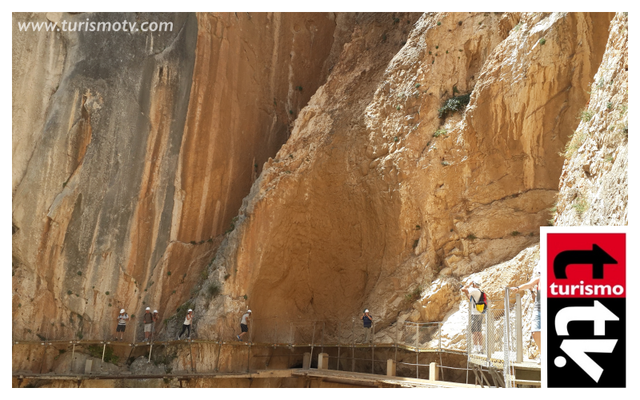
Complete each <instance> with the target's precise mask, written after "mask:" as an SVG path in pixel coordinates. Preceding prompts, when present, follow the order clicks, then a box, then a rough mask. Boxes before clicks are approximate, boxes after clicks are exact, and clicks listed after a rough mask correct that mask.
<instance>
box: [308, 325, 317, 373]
mask: <svg viewBox="0 0 640 400" xmlns="http://www.w3.org/2000/svg"><path fill="white" fill-rule="evenodd" d="M315 340H316V321H313V334H312V335H311V358H309V360H313V345H314V342H315ZM311 362H312V361H309V364H311Z"/></svg>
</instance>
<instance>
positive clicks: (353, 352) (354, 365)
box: [351, 318, 356, 372]
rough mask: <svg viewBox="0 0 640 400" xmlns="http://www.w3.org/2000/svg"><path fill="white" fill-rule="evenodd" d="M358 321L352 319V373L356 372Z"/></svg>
mask: <svg viewBox="0 0 640 400" xmlns="http://www.w3.org/2000/svg"><path fill="white" fill-rule="evenodd" d="M355 329H356V320H355V318H351V372H354V371H355V370H356V351H355V345H356V331H355Z"/></svg>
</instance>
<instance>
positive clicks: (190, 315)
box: [178, 309, 193, 340]
mask: <svg viewBox="0 0 640 400" xmlns="http://www.w3.org/2000/svg"><path fill="white" fill-rule="evenodd" d="M192 322H193V310H192V309H189V311H187V316H186V317H185V318H184V323H183V324H182V331H181V332H180V334H179V335H178V340H180V337H181V336H182V334H183V333H184V332H185V331H187V339H191V323H192Z"/></svg>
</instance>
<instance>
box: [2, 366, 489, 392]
mask: <svg viewBox="0 0 640 400" xmlns="http://www.w3.org/2000/svg"><path fill="white" fill-rule="evenodd" d="M295 377H299V378H308V379H317V380H320V381H324V382H336V383H343V384H347V385H354V386H361V387H388V388H391V387H396V388H456V387H462V388H474V387H478V386H475V385H466V384H464V383H453V382H445V381H430V380H426V379H416V378H403V377H396V376H385V375H376V374H366V373H359V372H346V371H334V370H326V369H324V370H321V369H314V368H310V369H281V370H261V371H256V372H251V373H248V372H247V373H173V374H146V375H144V374H142V375H134V374H65V375H57V374H32V373H14V374H13V378H16V379H43V380H57V381H59V380H68V381H82V380H101V379H165V378H166V379H178V380H184V379H197V378H207V379H266V378H295Z"/></svg>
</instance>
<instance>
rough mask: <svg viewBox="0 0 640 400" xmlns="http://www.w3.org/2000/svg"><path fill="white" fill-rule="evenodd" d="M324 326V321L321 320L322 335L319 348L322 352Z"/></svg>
mask: <svg viewBox="0 0 640 400" xmlns="http://www.w3.org/2000/svg"><path fill="white" fill-rule="evenodd" d="M325 326H326V323H325V321H322V337H321V338H320V348H321V349H322V350H321V351H322V352H323V353H324V328H325Z"/></svg>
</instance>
